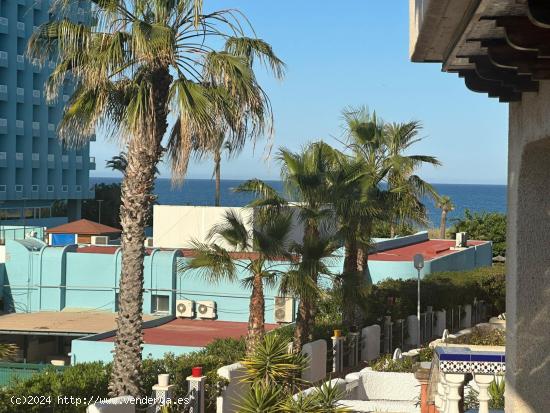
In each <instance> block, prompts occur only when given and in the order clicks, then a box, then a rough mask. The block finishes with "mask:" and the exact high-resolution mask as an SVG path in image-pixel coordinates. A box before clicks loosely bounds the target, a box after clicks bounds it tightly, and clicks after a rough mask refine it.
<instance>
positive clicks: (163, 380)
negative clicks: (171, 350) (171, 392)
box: [158, 374, 170, 387]
mask: <svg viewBox="0 0 550 413" xmlns="http://www.w3.org/2000/svg"><path fill="white" fill-rule="evenodd" d="M158 380H159V381H158V383H159V386H161V387H168V385H169V384H170V375H169V374H159V377H158Z"/></svg>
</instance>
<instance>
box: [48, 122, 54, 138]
mask: <svg viewBox="0 0 550 413" xmlns="http://www.w3.org/2000/svg"><path fill="white" fill-rule="evenodd" d="M48 138H55V125H54V124H53V123H48Z"/></svg>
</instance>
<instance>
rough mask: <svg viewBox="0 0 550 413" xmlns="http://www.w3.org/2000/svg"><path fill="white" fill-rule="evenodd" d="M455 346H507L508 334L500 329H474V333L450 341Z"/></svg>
mask: <svg viewBox="0 0 550 413" xmlns="http://www.w3.org/2000/svg"><path fill="white" fill-rule="evenodd" d="M450 342H451V343H453V344H472V345H478V346H505V345H506V332H505V331H503V330H500V329H498V328H496V329H493V330H489V329H483V328H479V327H474V328H473V329H472V333H471V334H468V335H464V336H460V337H457V338H455V339H452V340H450Z"/></svg>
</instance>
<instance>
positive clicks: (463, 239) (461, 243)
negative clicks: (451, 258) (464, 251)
mask: <svg viewBox="0 0 550 413" xmlns="http://www.w3.org/2000/svg"><path fill="white" fill-rule="evenodd" d="M467 246H468V235H467V234H466V233H465V232H457V233H456V242H455V247H456V248H466V247H467Z"/></svg>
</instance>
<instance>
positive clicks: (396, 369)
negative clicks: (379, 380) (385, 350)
mask: <svg viewBox="0 0 550 413" xmlns="http://www.w3.org/2000/svg"><path fill="white" fill-rule="evenodd" d="M372 369H373V370H374V371H383V372H386V373H412V372H413V371H414V370H413V361H412V358H410V357H403V358H402V359H398V360H393V359H392V356H391V355H389V354H387V355H385V356H382V357H380V358H379V359H378V360H376V361H375V363H374V364H373V365H372Z"/></svg>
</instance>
